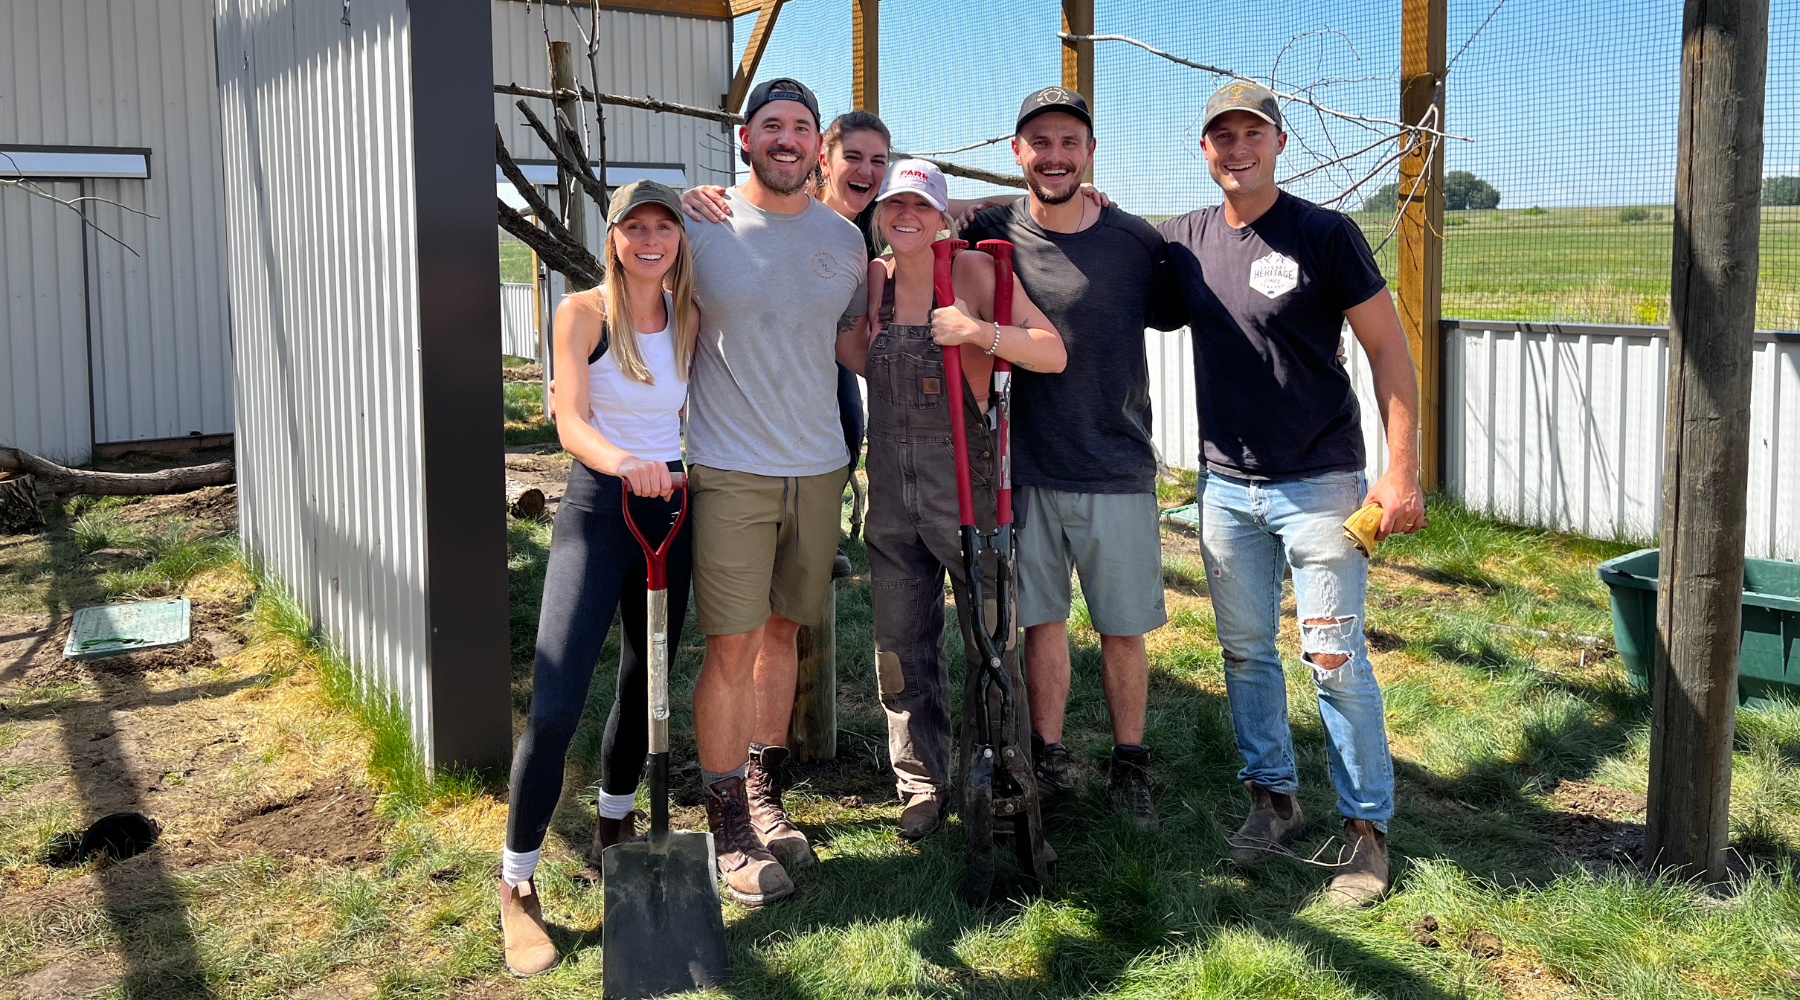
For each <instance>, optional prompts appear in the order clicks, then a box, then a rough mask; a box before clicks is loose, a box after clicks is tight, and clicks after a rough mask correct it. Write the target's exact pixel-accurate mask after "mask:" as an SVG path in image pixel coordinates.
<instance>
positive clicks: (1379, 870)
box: [1325, 819, 1388, 907]
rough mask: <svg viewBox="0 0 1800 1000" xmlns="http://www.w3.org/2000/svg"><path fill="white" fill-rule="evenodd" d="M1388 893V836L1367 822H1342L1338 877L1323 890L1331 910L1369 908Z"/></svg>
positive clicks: (1352, 820) (1356, 820) (1351, 820)
mask: <svg viewBox="0 0 1800 1000" xmlns="http://www.w3.org/2000/svg"><path fill="white" fill-rule="evenodd" d="M1387 889H1388V851H1387V834H1385V833H1382V832H1381V831H1380V830H1377V829H1375V824H1373V823H1371V822H1369V821H1368V820H1366V819H1347V820H1345V821H1344V847H1343V849H1342V850H1341V851H1339V852H1338V869H1337V875H1336V876H1335V877H1334V878H1332V880H1331V886H1330V887H1329V888H1328V889H1326V890H1325V896H1326V899H1327V900H1329V901H1330V903H1331V905H1333V906H1346V907H1347V906H1368V905H1369V904H1371V903H1373V902H1375V901H1376V900H1378V899H1380V898H1381V897H1382V896H1383V895H1384V894H1385V893H1386V892H1387Z"/></svg>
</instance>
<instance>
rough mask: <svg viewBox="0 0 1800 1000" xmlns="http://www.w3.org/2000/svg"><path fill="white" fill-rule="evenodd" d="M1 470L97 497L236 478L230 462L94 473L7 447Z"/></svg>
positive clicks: (182, 489)
mask: <svg viewBox="0 0 1800 1000" xmlns="http://www.w3.org/2000/svg"><path fill="white" fill-rule="evenodd" d="M0 470H6V471H18V472H24V473H28V474H30V475H32V476H36V477H37V478H38V479H41V480H43V481H44V483H45V484H46V485H48V486H49V488H50V490H51V492H53V493H81V494H85V495H87V496H96V497H98V496H110V497H135V496H149V495H151V494H157V493H187V492H190V491H192V490H197V489H199V488H201V487H202V486H223V485H225V484H226V483H229V482H231V481H232V479H233V478H234V477H235V475H236V471H235V467H234V466H233V465H232V462H231V460H230V459H226V460H225V461H223V462H212V463H209V464H207V465H190V466H185V467H182V468H175V469H164V470H162V471H161V472H93V471H90V470H87V469H71V468H68V467H66V466H61V465H58V464H56V463H55V462H52V461H50V460H49V459H47V458H43V457H41V456H38V455H33V454H32V453H31V452H28V451H25V450H23V449H19V448H9V447H6V446H4V445H0Z"/></svg>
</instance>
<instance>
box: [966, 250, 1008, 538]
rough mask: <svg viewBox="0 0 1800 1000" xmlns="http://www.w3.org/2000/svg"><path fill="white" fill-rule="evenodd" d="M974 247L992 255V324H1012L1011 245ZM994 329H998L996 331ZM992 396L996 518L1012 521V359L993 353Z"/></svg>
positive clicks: (1003, 522)
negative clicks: (1008, 415) (1010, 395)
mask: <svg viewBox="0 0 1800 1000" xmlns="http://www.w3.org/2000/svg"><path fill="white" fill-rule="evenodd" d="M975 249H977V250H984V251H986V252H987V253H988V255H989V256H991V257H993V258H994V323H995V326H996V328H998V327H1002V326H1011V325H1013V314H1012V312H1013V308H1012V307H1013V269H1012V254H1013V245H1012V244H1011V243H1008V242H1006V241H1005V240H982V241H981V242H980V243H977V244H975ZM996 332H997V330H996ZM993 388H994V395H993V396H992V397H991V400H992V402H993V404H994V406H995V414H994V416H995V418H996V421H995V423H996V428H995V432H994V459H995V461H996V462H997V463H998V467H999V473H1000V474H999V476H997V477H996V478H995V480H994V481H995V482H996V483H998V484H999V488H998V489H997V490H995V501H996V502H995V507H996V510H995V520H996V522H997V523H999V524H1011V523H1012V519H1013V509H1012V439H1011V438H1012V431H1011V429H1010V428H1009V426H1008V424H1009V421H1008V420H1007V413H1008V411H1009V410H1010V409H1011V407H1010V406H1009V405H1008V403H1007V401H1008V395H1009V393H1010V392H1011V390H1012V362H1010V361H1008V360H1006V359H1005V358H1003V357H1001V356H999V355H998V354H996V355H994V385H993Z"/></svg>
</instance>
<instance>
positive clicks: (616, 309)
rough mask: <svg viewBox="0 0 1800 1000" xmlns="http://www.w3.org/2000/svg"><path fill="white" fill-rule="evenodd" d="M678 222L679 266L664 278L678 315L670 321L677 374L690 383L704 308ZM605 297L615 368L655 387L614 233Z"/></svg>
mask: <svg viewBox="0 0 1800 1000" xmlns="http://www.w3.org/2000/svg"><path fill="white" fill-rule="evenodd" d="M675 221H676V222H677V226H676V228H677V229H678V230H679V231H680V243H679V245H677V247H676V249H675V263H674V264H671V265H670V266H669V271H668V273H667V274H665V275H663V287H665V288H667V289H668V290H669V296H670V298H671V299H673V300H674V302H675V315H673V316H671V317H669V334H670V336H671V337H673V339H674V342H675V371H676V372H677V373H678V374H679V375H680V377H681V380H682V381H683V382H686V381H687V377H688V365H689V364H691V363H692V362H693V359H694V342H695V341H696V340H698V339H699V336H700V308H699V307H698V306H696V305H695V304H694V254H693V249H692V248H691V247H689V246H688V237H687V228H686V227H685V226H683V225H680V224H679V223H680V222H681V220H680V219H677V220H675ZM602 294H604V295H605V296H606V308H605V310H604V315H605V316H606V326H607V329H608V330H609V331H611V345H610V346H609V347H607V352H608V353H610V354H611V355H612V358H613V364H615V365H618V366H619V371H621V372H624V373H625V377H626V378H629V379H633V380H635V381H638V382H642V383H644V384H645V385H655V384H656V376H655V375H652V374H651V373H650V368H649V366H647V365H645V364H644V353H643V351H641V350H639V349H638V339H637V327H636V326H634V325H633V324H632V321H631V287H630V286H629V285H628V284H626V282H625V265H624V263H623V262H622V261H620V260H619V250H618V247H617V246H615V245H614V243H613V234H612V230H610V229H609V230H607V233H606V280H605V282H604V284H603V285H602Z"/></svg>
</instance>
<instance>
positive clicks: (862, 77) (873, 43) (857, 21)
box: [850, 0, 881, 115]
mask: <svg viewBox="0 0 1800 1000" xmlns="http://www.w3.org/2000/svg"><path fill="white" fill-rule="evenodd" d="M850 81H851V82H850V104H851V106H852V107H855V108H858V109H860V110H863V111H867V112H869V113H870V114H874V115H878V114H881V4H880V0H850Z"/></svg>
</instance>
